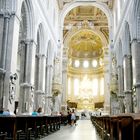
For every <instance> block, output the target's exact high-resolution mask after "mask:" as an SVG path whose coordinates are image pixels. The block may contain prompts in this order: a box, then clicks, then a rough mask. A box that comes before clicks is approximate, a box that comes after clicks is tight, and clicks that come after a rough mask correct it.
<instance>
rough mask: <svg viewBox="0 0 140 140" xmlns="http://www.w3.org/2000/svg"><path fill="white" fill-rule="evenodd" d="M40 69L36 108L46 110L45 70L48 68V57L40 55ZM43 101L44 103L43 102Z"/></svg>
mask: <svg viewBox="0 0 140 140" xmlns="http://www.w3.org/2000/svg"><path fill="white" fill-rule="evenodd" d="M36 57H38V61H39V67H38V75H37V76H38V78H37V79H38V81H36V82H37V83H38V84H37V87H36V91H35V94H36V95H35V106H36V107H35V108H36V109H37V108H39V107H42V109H43V110H45V109H44V106H45V105H44V104H45V101H44V95H45V68H46V56H45V55H43V54H38V55H37V56H36ZM42 101H43V102H42ZM43 103H44V104H43Z"/></svg>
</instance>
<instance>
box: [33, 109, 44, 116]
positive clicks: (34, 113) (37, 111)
mask: <svg viewBox="0 0 140 140" xmlns="http://www.w3.org/2000/svg"><path fill="white" fill-rule="evenodd" d="M41 114H42V108H41V107H39V108H38V110H34V111H33V112H32V116H38V115H41Z"/></svg>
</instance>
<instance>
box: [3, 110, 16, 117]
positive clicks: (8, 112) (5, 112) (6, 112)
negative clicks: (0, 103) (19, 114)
mask: <svg viewBox="0 0 140 140" xmlns="http://www.w3.org/2000/svg"><path fill="white" fill-rule="evenodd" d="M0 115H4V116H11V115H12V116H14V115H15V114H14V113H12V112H10V111H9V109H0Z"/></svg>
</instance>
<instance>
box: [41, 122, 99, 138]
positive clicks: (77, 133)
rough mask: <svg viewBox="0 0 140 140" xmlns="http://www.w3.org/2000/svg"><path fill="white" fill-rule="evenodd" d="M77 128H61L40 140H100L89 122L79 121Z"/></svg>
mask: <svg viewBox="0 0 140 140" xmlns="http://www.w3.org/2000/svg"><path fill="white" fill-rule="evenodd" d="M77 124H78V125H77V126H68V125H67V126H62V127H61V129H60V130H59V131H57V132H55V133H53V134H50V135H48V136H47V137H45V138H43V139H41V140H101V139H100V138H99V136H98V135H97V134H96V130H95V127H94V126H93V125H92V123H91V121H90V120H79V121H78V122H77Z"/></svg>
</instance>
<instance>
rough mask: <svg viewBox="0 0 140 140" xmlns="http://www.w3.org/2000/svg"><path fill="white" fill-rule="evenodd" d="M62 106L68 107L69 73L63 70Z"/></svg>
mask: <svg viewBox="0 0 140 140" xmlns="http://www.w3.org/2000/svg"><path fill="white" fill-rule="evenodd" d="M62 85H63V89H62V104H63V105H66V104H67V71H66V70H63V71H62Z"/></svg>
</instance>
